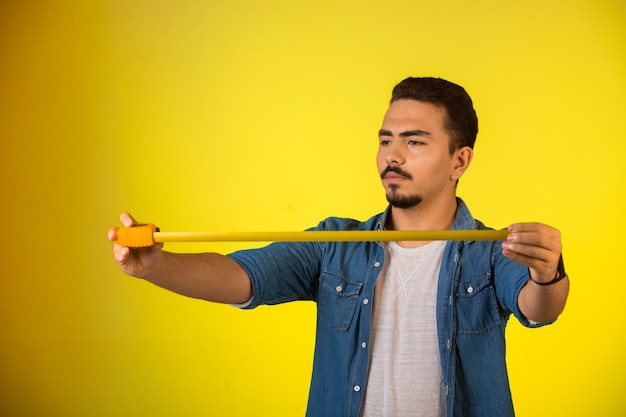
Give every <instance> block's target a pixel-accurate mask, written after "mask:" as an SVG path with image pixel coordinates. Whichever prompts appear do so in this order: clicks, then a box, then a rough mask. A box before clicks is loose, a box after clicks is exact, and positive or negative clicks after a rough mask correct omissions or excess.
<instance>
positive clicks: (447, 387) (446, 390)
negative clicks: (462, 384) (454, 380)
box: [446, 385, 448, 395]
mask: <svg viewBox="0 0 626 417" xmlns="http://www.w3.org/2000/svg"><path fill="white" fill-rule="evenodd" d="M446 395H448V386H447V385H446Z"/></svg>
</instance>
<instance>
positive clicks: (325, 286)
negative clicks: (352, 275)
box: [317, 270, 363, 332]
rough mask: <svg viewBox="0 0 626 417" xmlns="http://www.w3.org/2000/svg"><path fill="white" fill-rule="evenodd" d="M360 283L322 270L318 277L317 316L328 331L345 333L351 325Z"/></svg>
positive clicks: (361, 284) (360, 286) (333, 272)
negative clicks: (326, 326)
mask: <svg viewBox="0 0 626 417" xmlns="http://www.w3.org/2000/svg"><path fill="white" fill-rule="evenodd" d="M362 287H363V283H362V282H354V281H350V280H349V279H347V278H346V277H345V276H344V275H343V274H341V273H339V272H335V271H330V270H324V272H323V273H322V275H321V277H320V286H319V294H318V299H317V311H318V312H317V314H318V317H319V319H320V321H321V322H323V323H325V324H326V325H328V327H329V328H330V330H336V331H344V332H345V331H346V330H348V328H349V327H350V323H352V319H353V317H354V314H355V311H356V306H357V303H358V300H359V294H360V293H361V288H362Z"/></svg>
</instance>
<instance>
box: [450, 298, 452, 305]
mask: <svg viewBox="0 0 626 417" xmlns="http://www.w3.org/2000/svg"><path fill="white" fill-rule="evenodd" d="M449 303H450V305H452V296H450V300H449Z"/></svg>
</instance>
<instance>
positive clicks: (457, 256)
mask: <svg viewBox="0 0 626 417" xmlns="http://www.w3.org/2000/svg"><path fill="white" fill-rule="evenodd" d="M458 261H459V254H458V253H455V254H454V263H457V262H458Z"/></svg>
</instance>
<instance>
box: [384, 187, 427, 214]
mask: <svg viewBox="0 0 626 417" xmlns="http://www.w3.org/2000/svg"><path fill="white" fill-rule="evenodd" d="M387 201H388V202H389V204H391V205H392V206H393V207H397V208H399V209H409V208H412V207H415V206H417V205H418V204H419V203H421V202H422V197H421V196H419V195H417V194H413V195H401V194H400V193H399V192H398V189H397V188H396V187H391V188H390V189H389V192H388V193H387Z"/></svg>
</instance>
